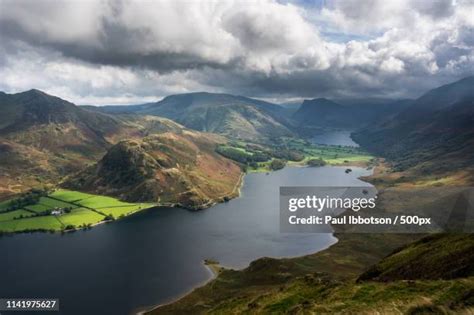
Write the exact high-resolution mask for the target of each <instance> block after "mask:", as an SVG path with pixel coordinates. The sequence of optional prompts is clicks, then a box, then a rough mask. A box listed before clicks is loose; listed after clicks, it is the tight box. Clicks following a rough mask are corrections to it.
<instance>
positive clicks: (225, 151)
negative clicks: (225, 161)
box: [216, 146, 271, 164]
mask: <svg viewBox="0 0 474 315" xmlns="http://www.w3.org/2000/svg"><path fill="white" fill-rule="evenodd" d="M216 151H217V153H219V154H221V155H223V156H225V157H226V158H229V159H231V160H234V161H237V162H240V163H243V164H247V163H248V164H250V163H258V162H266V161H268V160H270V159H271V156H270V155H269V154H267V153H265V152H260V151H255V152H252V153H248V152H246V151H244V150H240V149H237V148H233V147H228V146H219V147H217V149H216Z"/></svg>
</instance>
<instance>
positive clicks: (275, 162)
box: [270, 159, 286, 171]
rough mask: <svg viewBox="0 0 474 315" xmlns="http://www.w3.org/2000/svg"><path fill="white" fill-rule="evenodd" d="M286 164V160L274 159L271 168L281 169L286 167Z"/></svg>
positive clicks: (274, 169)
mask: <svg viewBox="0 0 474 315" xmlns="http://www.w3.org/2000/svg"><path fill="white" fill-rule="evenodd" d="M285 165H286V161H285V160H280V159H273V160H272V162H271V163H270V169H271V170H273V171H276V170H280V169H282V168H284V167H285Z"/></svg>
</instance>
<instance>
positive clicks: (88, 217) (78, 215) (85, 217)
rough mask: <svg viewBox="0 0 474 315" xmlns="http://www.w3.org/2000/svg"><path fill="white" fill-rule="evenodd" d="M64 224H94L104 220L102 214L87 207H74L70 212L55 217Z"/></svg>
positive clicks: (76, 225) (77, 225)
mask: <svg viewBox="0 0 474 315" xmlns="http://www.w3.org/2000/svg"><path fill="white" fill-rule="evenodd" d="M57 218H58V219H59V221H61V223H62V224H64V225H65V226H67V225H73V226H75V227H79V226H81V225H88V224H96V223H98V222H100V221H102V220H104V216H103V215H101V214H99V213H97V212H94V211H92V210H89V209H84V208H76V209H74V210H72V211H71V212H70V213H66V214H63V215H61V216H58V217H57Z"/></svg>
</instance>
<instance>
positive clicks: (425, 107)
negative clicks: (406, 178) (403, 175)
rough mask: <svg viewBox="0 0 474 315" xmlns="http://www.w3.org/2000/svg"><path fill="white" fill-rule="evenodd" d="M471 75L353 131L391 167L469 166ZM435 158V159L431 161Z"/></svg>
mask: <svg viewBox="0 0 474 315" xmlns="http://www.w3.org/2000/svg"><path fill="white" fill-rule="evenodd" d="M473 86H474V77H468V78H465V79H462V80H460V81H457V82H454V83H452V84H448V85H445V86H441V87H439V88H437V89H434V90H431V91H429V92H428V93H426V94H424V95H423V96H421V97H420V98H418V99H417V100H415V101H414V102H413V104H412V105H411V106H410V107H409V108H407V109H406V110H404V111H402V112H401V113H399V114H398V115H395V116H394V117H391V118H390V119H388V120H385V121H382V122H380V123H379V124H376V125H374V126H370V127H366V128H364V129H362V130H359V131H357V132H355V133H354V134H353V138H354V139H355V140H356V141H357V142H359V143H360V144H361V145H362V146H364V147H366V148H368V149H369V150H371V151H372V152H374V153H376V154H379V155H382V156H384V157H386V158H388V159H389V160H391V161H393V162H394V169H395V170H406V169H408V168H411V167H415V166H416V167H417V168H418V170H419V171H420V172H435V173H446V172H449V171H451V170H462V169H465V168H470V167H472V166H474V158H473V156H474V89H473V88H472V87H473ZM434 159H436V162H434Z"/></svg>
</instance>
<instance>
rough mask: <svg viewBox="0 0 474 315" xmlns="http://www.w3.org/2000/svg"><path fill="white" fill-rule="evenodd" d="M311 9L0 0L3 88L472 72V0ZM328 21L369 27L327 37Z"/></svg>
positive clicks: (413, 82) (295, 91)
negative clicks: (362, 36)
mask: <svg viewBox="0 0 474 315" xmlns="http://www.w3.org/2000/svg"><path fill="white" fill-rule="evenodd" d="M311 10H313V11H311ZM314 10H315V9H314V8H312V7H308V8H305V7H302V6H297V5H295V4H291V3H288V4H286V3H280V2H275V1H271V0H257V1H254V2H241V1H236V0H235V1H233V0H229V1H107V0H103V1H92V0H86V1H52V0H37V1H29V0H16V1H11V0H0V36H1V39H2V42H1V43H2V44H1V46H0V52H1V55H0V66H1V68H0V75H1V79H0V88H2V89H4V90H7V91H10V92H12V91H19V90H24V89H29V88H33V87H34V88H40V89H44V90H46V91H48V92H51V93H58V94H60V96H63V97H66V98H70V99H71V100H74V101H76V102H80V103H84V102H86V101H90V100H93V101H94V102H99V103H110V102H112V103H118V102H120V103H122V102H127V100H130V101H133V102H136V101H139V100H140V99H142V100H144V101H146V100H149V99H150V98H153V97H160V96H163V95H166V94H170V93H183V92H189V91H196V90H209V91H223V92H226V91H229V92H233V93H241V94H251V95H250V96H262V97H270V98H275V97H279V96H281V97H288V98H292V97H311V96H314V97H315V96H320V95H324V96H340V95H341V94H345V95H365V96H369V95H367V94H368V93H370V94H371V95H372V96H373V95H377V96H411V97H413V96H416V95H417V94H418V93H420V92H422V91H424V90H426V89H428V88H432V87H434V86H436V85H439V84H442V83H446V82H449V81H452V80H455V79H459V78H460V77H462V76H466V75H469V74H472V73H474V52H473V51H474V39H473V34H474V4H473V2H472V1H469V0H458V1H457V3H456V4H455V5H453V3H452V2H451V1H444V0H439V1H409V0H400V1H382V0H364V1H358V0H336V1H334V3H332V4H331V5H330V6H328V7H325V8H323V9H322V10H321V11H314ZM314 16H317V18H316V19H311V20H310V19H308V17H314ZM321 23H322V24H321ZM323 26H324V27H329V28H330V29H331V30H335V31H337V32H340V33H341V34H349V35H348V36H350V34H365V35H367V36H368V38H369V39H360V38H359V37H355V39H353V40H349V41H347V42H345V43H341V42H336V41H334V42H333V41H332V40H331V36H329V37H328V36H325V37H324V38H323V37H322V36H321V35H320V31H319V29H320V28H321V27H323ZM358 38H359V39H358ZM114 99H115V100H116V101H113V100H114ZM101 100H102V101H101Z"/></svg>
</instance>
